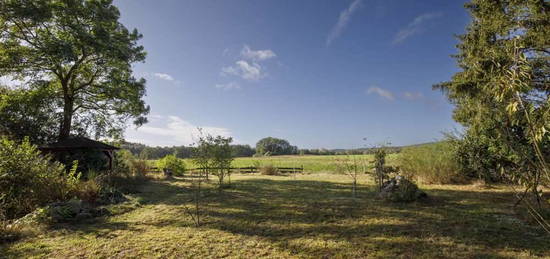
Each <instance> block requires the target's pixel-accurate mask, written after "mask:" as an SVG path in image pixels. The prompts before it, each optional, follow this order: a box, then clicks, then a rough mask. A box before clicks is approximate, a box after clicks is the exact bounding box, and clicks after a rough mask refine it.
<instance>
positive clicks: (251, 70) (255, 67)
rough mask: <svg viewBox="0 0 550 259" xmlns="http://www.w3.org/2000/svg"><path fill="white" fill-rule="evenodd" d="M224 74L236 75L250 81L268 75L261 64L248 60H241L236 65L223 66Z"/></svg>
mask: <svg viewBox="0 0 550 259" xmlns="http://www.w3.org/2000/svg"><path fill="white" fill-rule="evenodd" d="M222 75H235V76H239V77H241V78H242V79H246V80H250V81H256V80H260V79H262V78H264V77H265V76H266V74H265V72H264V71H262V66H260V64H258V63H255V62H248V61H246V60H239V61H237V62H235V65H234V66H229V67H224V68H222Z"/></svg>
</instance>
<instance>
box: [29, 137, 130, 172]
mask: <svg viewBox="0 0 550 259" xmlns="http://www.w3.org/2000/svg"><path fill="white" fill-rule="evenodd" d="M39 149H40V150H41V151H42V152H45V153H51V154H53V155H54V156H55V154H56V153H61V152H69V153H72V152H78V151H86V150H93V151H100V152H102V153H103V154H105V156H106V157H107V159H108V161H109V165H108V168H109V170H111V169H112V168H113V152H114V151H115V150H118V149H120V148H118V147H115V146H111V145H108V144H105V143H103V142H99V141H95V140H93V139H89V138H85V137H76V136H71V137H69V138H67V139H65V140H61V141H59V142H56V143H52V144H50V145H47V146H43V147H39Z"/></svg>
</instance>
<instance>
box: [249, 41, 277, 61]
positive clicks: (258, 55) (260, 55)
mask: <svg viewBox="0 0 550 259" xmlns="http://www.w3.org/2000/svg"><path fill="white" fill-rule="evenodd" d="M241 56H242V57H243V58H246V59H249V60H257V61H262V60H267V59H270V58H274V57H276V56H277V55H276V54H275V52H273V51H272V50H270V49H264V50H252V49H250V47H248V45H244V47H243V49H242V50H241Z"/></svg>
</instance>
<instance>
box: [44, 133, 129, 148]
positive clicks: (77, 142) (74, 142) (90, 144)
mask: <svg viewBox="0 0 550 259" xmlns="http://www.w3.org/2000/svg"><path fill="white" fill-rule="evenodd" d="M40 149H41V150H73V149H97V150H116V149H119V148H118V147H115V146H111V145H107V144H105V143H103V142H99V141H95V140H92V139H89V138H85V137H76V136H72V137H69V138H67V139H64V140H61V141H59V142H56V143H52V144H50V145H47V146H44V147H40Z"/></svg>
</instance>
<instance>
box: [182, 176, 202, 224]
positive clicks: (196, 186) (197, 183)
mask: <svg viewBox="0 0 550 259" xmlns="http://www.w3.org/2000/svg"><path fill="white" fill-rule="evenodd" d="M201 184H202V179H201V178H198V179H197V180H194V181H193V182H192V183H191V190H192V192H193V199H192V202H193V205H192V206H190V207H188V206H184V207H183V208H184V210H185V212H186V213H187V215H189V216H190V217H191V219H192V220H193V223H194V224H195V226H197V227H200V225H201V207H202V189H201Z"/></svg>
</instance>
